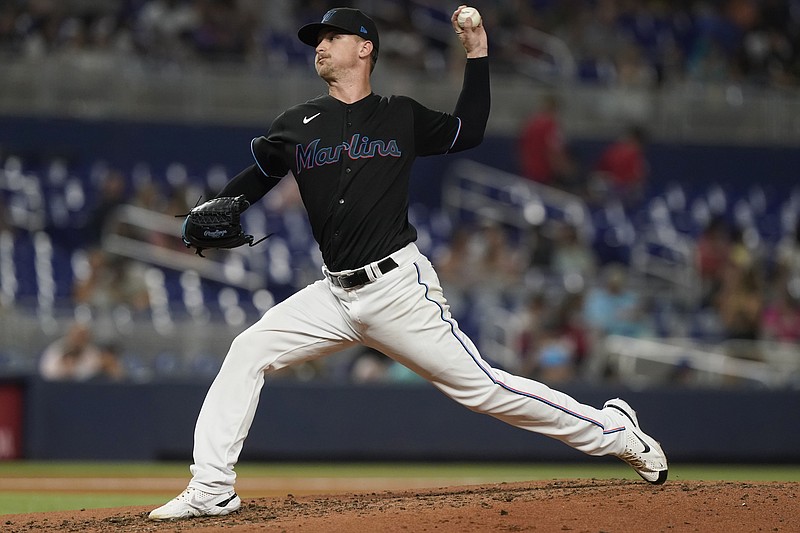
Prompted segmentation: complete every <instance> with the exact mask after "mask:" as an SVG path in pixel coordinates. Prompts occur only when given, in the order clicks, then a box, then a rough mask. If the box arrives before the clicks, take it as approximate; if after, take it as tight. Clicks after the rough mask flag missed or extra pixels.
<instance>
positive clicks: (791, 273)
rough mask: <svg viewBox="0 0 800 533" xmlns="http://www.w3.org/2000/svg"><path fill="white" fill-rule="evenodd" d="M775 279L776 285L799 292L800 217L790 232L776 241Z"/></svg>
mask: <svg viewBox="0 0 800 533" xmlns="http://www.w3.org/2000/svg"><path fill="white" fill-rule="evenodd" d="M775 266H776V274H777V275H776V279H775V284H776V286H778V287H787V288H788V290H789V291H791V292H792V294H795V295H799V294H800V217H798V218H797V221H796V222H795V226H794V228H793V230H792V231H791V232H790V233H787V234H786V235H784V236H783V237H782V238H781V240H780V242H778V246H777V249H776V251H775Z"/></svg>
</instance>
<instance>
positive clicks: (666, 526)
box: [0, 480, 800, 533]
mask: <svg viewBox="0 0 800 533" xmlns="http://www.w3.org/2000/svg"><path fill="white" fill-rule="evenodd" d="M149 511H150V509H149V508H143V507H125V508H117V509H92V510H88V509H87V510H81V511H69V512H57V513H37V514H28V515H5V516H0V531H3V532H6V533H32V532H39V531H43V532H54V531H58V532H63V531H69V532H82V533H98V532H102V533H110V532H115V533H117V532H136V533H140V532H160V531H170V532H182V531H195V530H197V531H203V532H214V531H225V532H229V533H230V532H236V533H249V532H254V531H258V532H264V531H280V532H283V531H286V532H293V531H302V532H305V533H312V532H333V531H335V532H354V531H359V532H362V531H369V532H372V531H375V532H405V533H408V532H419V531H436V532H437V533H438V532H454V533H456V532H458V533H465V532H486V531H576V532H602V531H608V532H629V531H637V532H640V531H641V532H648V531H665V532H683V531H698V532H702V533H708V532H711V533H713V532H724V533H734V532H745V531H746V532H752V531H779V532H780V531H786V532H789V531H797V528H798V524H800V482H797V483H795V482H791V483H782V482H781V483H761V482H758V483H741V482H736V483H734V482H697V481H686V482H683V481H670V482H667V484H665V485H662V486H659V487H655V486H651V485H648V484H646V483H644V482H638V481H628V480H564V481H536V482H523V483H500V484H494V485H474V486H464V487H447V488H442V489H435V490H408V491H386V492H364V493H343V494H334V495H332V494H326V495H324V496H298V497H295V496H293V495H292V494H288V495H286V496H285V497H280V498H258V499H252V500H246V501H245V502H244V503H243V505H242V509H241V510H240V511H239V512H238V513H236V514H234V515H230V516H227V517H218V518H195V519H191V520H181V521H175V522H165V523H161V522H152V521H149V520H147V513H148V512H149Z"/></svg>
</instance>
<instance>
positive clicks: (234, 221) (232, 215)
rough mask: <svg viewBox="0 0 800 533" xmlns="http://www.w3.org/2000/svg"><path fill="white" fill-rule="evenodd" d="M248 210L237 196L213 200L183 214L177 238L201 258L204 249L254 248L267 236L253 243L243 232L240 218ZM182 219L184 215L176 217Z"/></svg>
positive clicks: (245, 204) (245, 201)
mask: <svg viewBox="0 0 800 533" xmlns="http://www.w3.org/2000/svg"><path fill="white" fill-rule="evenodd" d="M248 207H250V202H248V201H247V199H246V198H245V197H244V195H243V194H242V195H240V196H237V197H235V198H234V197H230V196H225V197H222V198H214V199H213V200H209V201H207V202H204V203H202V204H200V205H198V206H195V207H194V208H192V210H191V211H189V214H187V215H185V216H186V220H185V221H184V222H183V228H182V230H181V238H182V239H183V242H184V244H186V247H187V248H192V247H194V248H195V249H196V250H197V255H199V256H201V257H205V256H204V255H203V253H202V252H203V250H205V249H208V248H236V247H238V246H242V245H243V244H247V245H249V246H255V245H256V244H258V243H260V242H261V241H263V240H264V239H266V238H267V237H269V236H270V235H271V234H270V235H267V236H266V237H263V238H261V239H259V240H257V241H255V242H254V241H253V236H252V235H248V234H246V233H245V232H244V229H243V228H242V224H241V221H240V215H241V214H242V213H243V212H244V211H245V209H247V208H248ZM178 216H184V215H178Z"/></svg>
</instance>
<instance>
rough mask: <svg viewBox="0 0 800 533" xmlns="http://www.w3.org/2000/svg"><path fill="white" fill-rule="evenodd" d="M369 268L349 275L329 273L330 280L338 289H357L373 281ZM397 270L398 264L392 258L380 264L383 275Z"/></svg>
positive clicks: (379, 267)
mask: <svg viewBox="0 0 800 533" xmlns="http://www.w3.org/2000/svg"><path fill="white" fill-rule="evenodd" d="M367 268H369V267H364V268H359V269H358V270H354V271H353V272H348V273H347V274H341V275H336V274H331V273H330V272H328V279H329V280H331V283H333V284H334V285H336V286H337V287H341V288H343V289H353V288H355V287H360V286H361V285H366V284H367V283H369V282H370V281H371V280H370V278H369V276H368V275H367ZM395 268H397V263H395V261H394V259H392V258H391V257H387V258H386V259H384V260H382V261H381V262H380V263H378V270H380V272H381V274H386V273H387V272H391V271H392V270H394V269H395Z"/></svg>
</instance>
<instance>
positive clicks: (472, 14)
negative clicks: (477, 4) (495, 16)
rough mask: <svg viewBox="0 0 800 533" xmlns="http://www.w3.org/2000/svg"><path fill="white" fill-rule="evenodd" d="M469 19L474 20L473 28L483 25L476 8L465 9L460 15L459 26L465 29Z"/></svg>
mask: <svg viewBox="0 0 800 533" xmlns="http://www.w3.org/2000/svg"><path fill="white" fill-rule="evenodd" d="M467 19H470V20H472V27H473V28H477V27H478V26H480V24H481V14H480V13H478V10H477V9H475V8H474V7H465V8H463V9H462V10H461V11H460V12H459V13H458V25H459V26H461V27H462V28H463V27H464V25H465V24H466V22H467Z"/></svg>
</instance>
